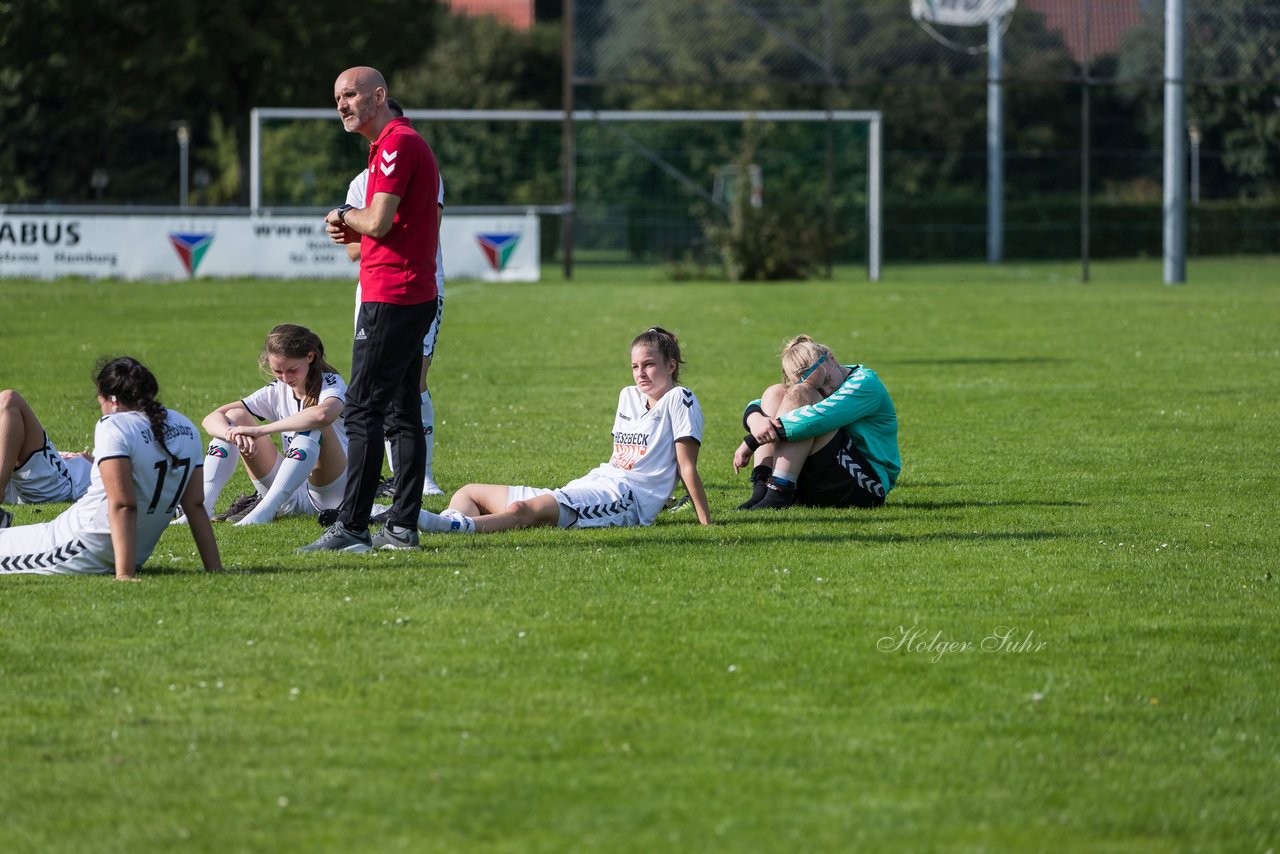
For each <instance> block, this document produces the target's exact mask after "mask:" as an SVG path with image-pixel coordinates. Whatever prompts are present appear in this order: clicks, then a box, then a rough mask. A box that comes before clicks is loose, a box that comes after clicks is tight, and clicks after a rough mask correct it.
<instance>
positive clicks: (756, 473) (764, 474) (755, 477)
mask: <svg viewBox="0 0 1280 854" xmlns="http://www.w3.org/2000/svg"><path fill="white" fill-rule="evenodd" d="M772 474H773V469H772V468H771V467H769V466H766V465H763V464H761V465H758V466H756V467H755V468H753V469H752V470H751V497H750V498H748V499H747V500H746V501H744V502H742V503H741V504H739V505H738V509H739V510H750V509H751V508H752V507H755V506H756V505H757V504H759V503H760V500H761V499H762V498H764V493H765V484H767V483H768V482H769V476H770V475H772Z"/></svg>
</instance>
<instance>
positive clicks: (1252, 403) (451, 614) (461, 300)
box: [0, 258, 1280, 852]
mask: <svg viewBox="0 0 1280 854" xmlns="http://www.w3.org/2000/svg"><path fill="white" fill-rule="evenodd" d="M1278 270H1280V259H1276V258H1263V259H1257V258H1254V259H1235V260H1221V261H1217V260H1215V261H1199V262H1193V263H1192V264H1191V266H1190V269H1189V278H1190V283H1189V284H1187V285H1186V286H1184V287H1166V286H1164V285H1162V284H1160V268H1159V263H1158V262H1133V263H1113V264H1095V265H1093V282H1092V283H1091V284H1088V285H1082V284H1080V283H1079V282H1078V280H1077V277H1076V268H1075V267H1074V266H1072V265H1068V264H1061V265H1048V264H1046V265H1017V264H1007V265H1005V266H1002V267H999V268H990V267H987V266H984V265H971V266H948V267H918V268H894V267H890V268H889V269H888V270H887V271H886V275H885V281H883V282H881V283H877V284H872V283H868V282H866V281H865V280H864V278H863V276H862V274H861V272H860V271H856V270H850V271H844V272H842V273H841V275H840V277H839V278H838V280H837V281H832V282H818V283H804V284H752V285H730V284H726V283H717V282H694V283H674V282H669V281H665V280H664V279H663V277H662V275H661V273H660V272H658V271H654V270H650V269H642V268H580V269H579V271H578V277H577V279H576V280H575V281H574V282H573V283H571V284H569V283H564V282H562V281H560V279H559V276H558V273H557V272H556V271H554V270H548V276H547V277H546V279H545V280H544V281H543V282H542V283H540V284H534V285H488V284H478V283H455V284H454V285H452V286H451V287H450V289H449V291H448V294H449V295H448V302H447V304H446V309H445V316H444V328H443V332H442V336H441V344H440V348H439V351H438V354H437V359H436V364H435V366H434V368H433V370H432V378H433V381H432V389H433V392H434V395H435V398H436V403H437V413H438V419H439V421H438V432H437V436H438V438H437V445H436V460H437V463H436V475H437V479H438V480H439V481H440V483H441V484H442V485H444V486H445V487H446V488H447V489H448V488H456V487H458V486H460V485H461V484H463V483H465V482H467V481H489V482H501V483H506V482H517V483H531V484H536V485H547V486H554V485H558V484H559V483H561V482H564V481H566V480H569V479H571V478H573V477H576V476H577V475H579V474H582V473H583V472H585V471H586V470H587V469H588V468H590V467H592V466H594V465H595V464H597V463H598V462H601V461H603V460H604V459H606V458H607V455H608V452H609V450H610V447H609V439H608V430H609V428H610V425H611V421H612V413H613V407H614V403H615V401H616V394H617V390H618V388H620V387H621V386H623V385H626V384H628V383H629V382H630V372H629V370H628V353H627V345H628V344H629V342H630V340H631V338H632V337H633V336H634V335H635V334H636V333H638V332H639V331H642V330H643V329H644V328H646V327H647V326H649V325H651V324H655V323H656V324H661V325H665V326H668V327H669V328H672V329H674V330H676V331H677V332H678V334H679V335H680V338H681V341H682V344H683V345H684V347H685V356H686V359H687V362H688V363H687V365H686V367H685V369H684V374H683V378H682V379H683V381H684V383H685V384H686V385H688V386H689V387H691V388H692V389H694V391H696V392H697V394H698V396H699V398H700V399H701V402H702V405H703V409H704V411H705V412H706V414H707V433H706V437H705V444H704V447H703V450H702V456H701V461H700V469H701V472H702V477H703V479H704V481H705V482H706V484H707V489H708V494H709V496H710V501H711V507H712V513H713V516H714V517H715V521H716V524H715V525H714V526H712V527H710V528H706V529H704V528H702V527H700V526H698V525H697V524H696V520H695V519H694V516H693V514H692V513H691V512H688V513H676V514H664V517H663V518H662V519H661V520H660V521H659V523H658V524H657V525H655V526H654V527H652V528H649V529H643V530H611V531H558V530H536V531H525V532H516V533H509V534H501V535H494V536H491V537H481V538H476V537H471V538H465V537H443V536H436V537H433V538H425V544H424V548H422V549H421V550H420V551H419V552H417V553H414V554H409V555H407V554H403V553H400V554H381V555H369V556H345V555H344V556H335V557H325V558H314V557H303V556H297V555H294V554H293V553H292V549H293V548H294V547H295V546H298V545H301V544H303V543H305V542H308V541H310V540H311V539H313V538H314V537H315V536H317V535H318V534H319V532H320V528H319V527H318V526H317V525H316V524H315V523H314V521H308V520H301V519H291V520H285V521H282V522H280V523H277V524H276V525H273V526H269V527H268V528H265V529H252V530H241V529H235V528H229V527H225V526H219V527H218V528H217V531H218V535H219V543H220V546H221V549H222V553H223V557H224V561H225V562H226V564H227V566H228V568H229V571H228V572H227V573H226V574H224V575H212V576H211V575H205V574H204V573H202V572H201V571H199V563H198V561H197V559H196V556H195V550H194V546H193V544H192V542H191V539H190V537H189V535H188V534H187V532H186V531H185V530H182V529H172V530H170V531H169V532H168V533H167V534H166V535H165V537H164V539H163V540H162V541H161V543H160V546H159V548H158V549H157V552H156V554H155V555H154V556H153V557H152V559H151V561H150V562H149V563H148V565H147V568H146V571H145V573H144V574H145V576H146V577H145V580H144V582H143V583H142V584H134V585H126V584H117V583H115V582H114V581H112V580H110V579H108V578H101V579H99V578H88V579H65V578H37V577H5V578H3V579H0V757H2V759H0V761H2V762H3V768H4V774H3V776H4V780H5V782H4V784H3V785H0V850H4V851H7V852H25V851H32V852H36V851H38V852H47V851H125V850H127V851H131V852H136V851H209V852H226V851H263V852H276V851H343V852H346V851H368V852H383V851H394V850H404V851H512V852H515V851H519V852H525V851H547V852H559V851H585V850H598V851H609V852H615V851H628V852H652V851H785V852H795V851H837V850H842V851H849V850H858V851H896V850H916V851H934V850H943V851H973V850H996V851H1007V850H1017V851H1024V850H1039V851H1062V850H1075V851H1126V852H1128V851H1170V850H1222V851H1257V852H1263V851H1269V850H1273V849H1274V848H1275V847H1276V846H1277V844H1278V843H1280V802H1278V801H1277V799H1276V780H1277V779H1280V669H1278V668H1280V630H1278V627H1277V626H1278V619H1277V618H1278V616H1280V607H1277V605H1278V599H1280V594H1278V593H1277V590H1278V589H1280V580H1278V579H1276V577H1275V576H1276V574H1277V572H1278V571H1277V569H1276V563H1277V558H1278V557H1280V533H1278V532H1277V518H1278V516H1280V514H1278V513H1277V510H1278V509H1280V501H1278V500H1277V497H1276V489H1277V484H1278V483H1280V464H1278V461H1277V431H1278V429H1280V274H1278V273H1277V271H1278ZM351 291H352V288H351V286H350V284H348V283H345V282H328V283H321V284H315V283H302V282H262V281H230V282H206V281H200V282H177V283H131V282H85V281H71V282H22V281H0V294H3V303H2V305H3V309H2V311H0V387H16V388H18V389H19V390H21V391H22V392H23V394H24V395H25V396H26V397H27V398H28V399H29V400H30V401H31V402H32V404H33V405H34V406H35V407H36V409H37V412H39V413H40V415H41V416H42V418H43V420H44V421H45V424H46V426H47V427H48V429H49V432H50V433H51V435H52V437H53V438H54V440H55V441H56V442H57V443H58V444H59V446H60V447H61V448H63V449H64V450H78V449H79V448H81V447H83V446H84V445H86V444H88V442H89V441H90V439H91V436H92V427H93V423H94V421H95V419H96V417H97V412H96V408H95V407H94V392H93V388H92V385H91V382H90V371H91V368H92V365H93V362H94V360H95V358H96V357H98V356H100V355H104V354H113V355H114V354H120V353H128V354H131V355H135V356H137V357H139V358H141V359H142V360H144V361H145V362H147V363H148V364H149V365H150V366H151V367H152V368H153V369H154V370H155V371H156V373H157V374H158V376H159V378H160V381H161V390H162V397H163V399H164V400H165V402H166V403H168V404H169V405H171V406H174V407H175V408H178V409H180V410H182V411H184V412H186V413H187V414H188V415H190V416H192V417H193V418H195V419H196V420H199V418H200V417H201V416H203V415H204V414H205V413H206V412H208V411H209V410H211V409H212V408H213V407H214V406H215V405H217V404H219V403H222V402H224V401H226V400H229V399H233V398H235V397H238V396H241V395H243V394H245V393H247V392H249V391H250V390H252V389H253V388H255V387H256V385H257V384H258V383H259V381H260V375H259V374H258V373H257V369H256V364H255V360H256V354H257V350H258V347H259V346H260V343H261V340H262V338H263V336H264V335H265V334H266V331H267V330H268V329H269V328H270V326H272V325H273V324H275V323H277V322H282V321H293V322H299V323H304V324H307V325H310V326H312V327H313V328H315V329H316V330H317V331H318V332H320V334H321V335H322V336H323V337H324V338H325V340H326V341H327V343H328V344H329V346H330V350H331V353H330V355H331V356H332V360H333V361H334V362H335V364H337V365H338V366H339V367H340V368H341V369H343V370H345V369H346V367H347V366H348V365H349V347H350V334H351V327H350V324H351ZM801 331H807V332H809V333H811V334H813V335H814V336H815V337H816V338H818V339H819V340H820V341H823V342H825V343H828V344H829V345H831V346H832V347H833V349H834V350H835V351H836V353H837V354H838V355H839V356H840V357H841V358H842V359H844V360H846V361H862V362H865V363H866V364H868V365H870V366H872V367H874V368H876V369H877V370H878V371H879V373H880V375H881V377H882V378H883V379H884V381H885V383H886V384H887V386H888V387H889V389H890V391H891V393H892V394H893V396H894V398H895V402H896V404H897V407H898V413H899V418H900V422H901V442H902V455H903V461H904V469H903V475H902V478H901V480H900V481H899V485H898V488H897V489H896V490H894V491H893V493H892V494H891V495H890V498H889V502H888V504H887V505H886V506H885V507H884V508H882V509H880V510H877V511H870V512H858V511H829V510H795V511H789V512H787V513H784V514H774V515H771V516H768V517H762V516H759V515H756V514H746V513H739V512H736V511H734V510H733V509H732V508H733V507H734V506H735V505H736V504H737V503H738V502H739V501H741V500H742V499H743V498H744V497H745V495H746V493H747V491H748V487H747V484H746V476H745V474H744V475H742V476H735V475H734V474H733V472H732V469H731V466H730V458H731V455H732V453H733V449H734V448H735V447H736V445H737V442H738V440H739V439H740V438H741V434H742V432H743V431H742V429H741V424H740V414H741V409H742V405H743V404H744V403H745V402H746V401H747V400H749V399H751V398H752V397H754V396H756V395H757V394H758V392H759V391H760V389H762V388H763V387H764V386H765V385H766V384H768V383H769V382H771V381H773V380H774V378H775V377H777V376H778V374H779V370H778V367H777V361H776V354H777V352H778V350H779V348H780V346H781V344H782V342H783V340H784V339H785V338H787V337H789V336H790V335H792V334H795V333H797V332H801ZM247 483H248V482H247V480H246V479H244V478H243V475H238V476H237V479H236V480H233V481H232V484H231V485H230V486H229V487H228V489H227V491H226V492H225V493H224V494H223V503H224V504H225V503H226V502H227V501H228V500H229V499H230V498H231V497H232V496H233V495H234V494H235V493H236V492H237V491H239V490H241V489H245V488H247ZM444 503H445V502H444V501H443V500H441V499H428V500H427V506H428V507H431V508H433V509H440V508H441V507H443V506H444ZM14 509H15V515H16V516H17V521H18V522H19V523H30V522H37V521H40V520H42V519H49V518H51V516H52V515H53V514H54V513H55V512H56V511H57V510H59V509H61V508H58V507H46V508H42V509H41V510H37V509H34V508H30V507H20V508H14ZM1002 627H1003V628H1002ZM1002 635H1007V637H1008V640H1007V642H1003V646H1004V648H1003V649H995V648H994V647H1000V646H1001V645H1002V642H1001V641H999V640H993V638H997V637H999V636H1002ZM904 636H905V637H906V638H907V639H908V642H907V643H905V644H903V643H900V641H902V639H903V637H904ZM912 638H914V640H912ZM966 644H967V646H966Z"/></svg>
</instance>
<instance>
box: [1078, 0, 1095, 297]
mask: <svg viewBox="0 0 1280 854" xmlns="http://www.w3.org/2000/svg"><path fill="white" fill-rule="evenodd" d="M1092 11H1093V0H1084V52H1083V53H1084V55H1083V57H1082V58H1081V67H1080V71H1081V73H1080V281H1082V282H1087V281H1089V149H1090V134H1089V131H1090V127H1089V112H1090V111H1089V88H1090V87H1091V86H1092V85H1093V80H1092V77H1091V76H1090V71H1091V69H1090V66H1091V64H1092V61H1093V58H1092V57H1091V56H1090V53H1089V48H1090V45H1089V37H1090V35H1091V33H1090V25H1091V24H1092V23H1093V22H1092V20H1091V13H1092Z"/></svg>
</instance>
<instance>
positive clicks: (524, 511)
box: [507, 501, 536, 525]
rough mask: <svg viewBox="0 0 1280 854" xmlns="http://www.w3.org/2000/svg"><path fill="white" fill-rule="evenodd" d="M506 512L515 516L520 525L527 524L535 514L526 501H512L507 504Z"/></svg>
mask: <svg viewBox="0 0 1280 854" xmlns="http://www.w3.org/2000/svg"><path fill="white" fill-rule="evenodd" d="M507 512H508V513H510V514H511V515H512V516H515V517H516V520H517V521H519V522H520V524H522V525H527V524H529V523H530V522H532V521H533V519H534V517H535V516H536V514H535V513H534V511H533V508H532V507H530V506H529V502H528V501H512V502H511V503H510V504H508V505H507Z"/></svg>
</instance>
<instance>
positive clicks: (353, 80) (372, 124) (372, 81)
mask: <svg viewBox="0 0 1280 854" xmlns="http://www.w3.org/2000/svg"><path fill="white" fill-rule="evenodd" d="M333 99H334V102H335V103H336V105H337V108H338V116H339V118H341V119H342V126H343V127H344V128H345V129H346V130H347V132H348V133H358V134H360V135H361V136H363V137H365V138H367V139H368V140H369V141H370V142H373V141H374V140H376V139H377V138H378V135H379V134H381V133H382V129H383V128H384V127H386V126H387V123H388V122H389V121H391V120H392V119H393V118H394V116H393V115H392V113H391V110H390V108H389V107H388V106H387V81H386V79H385V78H384V77H383V76H382V73H381V72H379V71H378V69H376V68H370V67H369V66H367V65H357V66H355V67H353V68H348V69H347V70H346V71H344V72H342V73H341V74H339V75H338V79H337V80H335V81H334V83H333Z"/></svg>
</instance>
